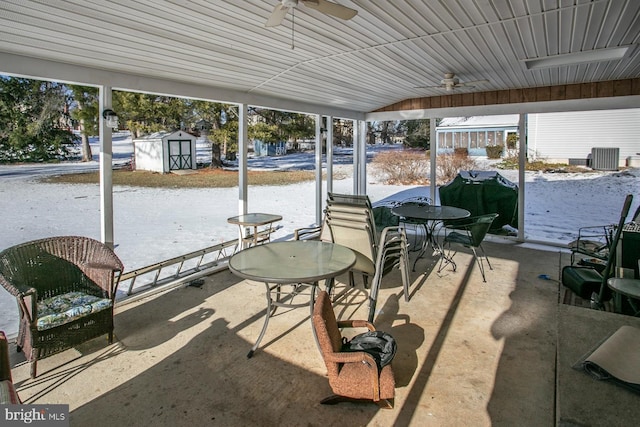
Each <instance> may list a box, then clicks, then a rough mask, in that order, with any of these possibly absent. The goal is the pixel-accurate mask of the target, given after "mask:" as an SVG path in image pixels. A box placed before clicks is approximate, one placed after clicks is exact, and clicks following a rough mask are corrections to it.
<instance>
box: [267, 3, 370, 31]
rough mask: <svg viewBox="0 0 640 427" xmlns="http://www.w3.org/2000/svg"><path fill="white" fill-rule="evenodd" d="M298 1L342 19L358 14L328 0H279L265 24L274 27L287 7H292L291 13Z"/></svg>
mask: <svg viewBox="0 0 640 427" xmlns="http://www.w3.org/2000/svg"><path fill="white" fill-rule="evenodd" d="M300 3H302V4H303V5H305V6H306V7H309V8H311V9H315V10H317V11H318V12H321V13H324V14H326V15H331V16H333V17H336V18H340V19H344V20H349V19H351V18H353V17H354V16H356V15H357V14H358V11H357V10H354V9H351V8H348V7H346V6H342V5H340V4H337V3H333V2H331V1H328V0H279V3H278V4H277V5H276V7H275V8H274V9H273V12H272V13H271V16H269V19H268V20H267V24H266V26H267V27H275V26H276V25H280V24H281V23H282V21H283V20H284V17H285V16H286V15H287V12H288V11H289V9H292V13H293V11H294V10H295V9H296V8H297V7H298V5H299V4H300Z"/></svg>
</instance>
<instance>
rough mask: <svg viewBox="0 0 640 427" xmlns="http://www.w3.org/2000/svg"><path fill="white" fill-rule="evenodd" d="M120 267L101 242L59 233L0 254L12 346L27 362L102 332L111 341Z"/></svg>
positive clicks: (34, 368)
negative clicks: (11, 304) (12, 322)
mask: <svg viewBox="0 0 640 427" xmlns="http://www.w3.org/2000/svg"><path fill="white" fill-rule="evenodd" d="M122 270H123V265H122V262H121V261H120V259H118V257H117V256H116V255H115V253H114V252H113V251H112V250H111V249H110V248H109V247H107V246H106V245H104V244H103V243H100V242H98V241H97V240H93V239H90V238H87V237H76V236H61V237H51V238H47V239H41V240H35V241H31V242H27V243H22V244H19V245H16V246H13V247H11V248H8V249H5V250H4V251H2V252H0V284H2V286H3V287H4V288H5V289H6V290H7V291H9V293H10V294H11V295H13V296H15V297H16V300H17V302H18V309H19V314H20V325H19V331H18V339H17V348H18V351H24V352H25V355H26V357H27V360H28V361H29V362H31V377H32V378H35V377H36V371H37V361H38V360H39V359H42V358H44V357H47V356H49V355H52V354H54V353H57V352H60V351H63V350H66V349H68V348H71V347H73V346H75V345H77V344H80V343H83V342H85V341H88V340H90V339H92V338H95V337H98V336H100V335H103V334H108V340H109V343H112V342H113V305H114V300H115V295H116V287H117V282H116V281H115V279H114V277H115V273H116V272H122Z"/></svg>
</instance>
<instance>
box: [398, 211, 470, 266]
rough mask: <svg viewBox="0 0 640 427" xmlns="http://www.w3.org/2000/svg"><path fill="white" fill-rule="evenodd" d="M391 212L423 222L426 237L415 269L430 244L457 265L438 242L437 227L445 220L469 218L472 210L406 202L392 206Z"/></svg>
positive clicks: (435, 251)
mask: <svg viewBox="0 0 640 427" xmlns="http://www.w3.org/2000/svg"><path fill="white" fill-rule="evenodd" d="M391 213H393V214H394V215H397V216H400V217H404V218H409V219H412V220H413V221H414V222H421V224H422V225H423V227H424V230H425V239H424V240H423V242H422V247H421V249H420V253H419V254H418V257H417V258H416V259H415V261H414V262H413V270H414V271H415V269H416V263H417V262H418V260H419V259H420V258H422V257H423V256H424V254H425V253H426V251H427V248H428V247H429V244H431V247H432V248H433V251H434V253H435V254H437V255H439V256H440V257H443V258H445V259H446V261H447V262H449V263H452V264H454V265H455V263H454V262H453V260H452V259H448V258H447V255H446V254H445V251H444V250H443V248H442V246H440V244H439V243H438V239H437V238H436V235H435V231H436V227H437V226H438V224H441V223H443V222H444V221H449V220H455V219H463V218H467V217H469V216H471V212H469V211H468V210H466V209H462V208H456V207H454V206H433V205H426V206H424V205H422V206H418V205H416V204H406V205H400V206H396V207H395V208H392V209H391Z"/></svg>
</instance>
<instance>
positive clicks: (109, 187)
mask: <svg viewBox="0 0 640 427" xmlns="http://www.w3.org/2000/svg"><path fill="white" fill-rule="evenodd" d="M111 95H112V94H111V87H110V86H100V99H99V102H98V104H99V113H98V115H99V120H100V240H101V241H102V243H104V244H106V245H107V246H109V247H110V248H112V249H113V248H114V239H113V143H112V138H111V132H112V130H111V128H109V127H107V123H106V120H105V119H104V118H103V117H102V112H103V111H104V110H105V109H107V108H108V109H111Z"/></svg>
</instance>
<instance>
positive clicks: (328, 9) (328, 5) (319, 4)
mask: <svg viewBox="0 0 640 427" xmlns="http://www.w3.org/2000/svg"><path fill="white" fill-rule="evenodd" d="M302 3H304V5H305V6H307V7H310V8H311V9H315V10H317V11H318V12H322V13H325V14H327V15H331V16H334V17H336V18H340V19H344V20H348V19H351V18H353V17H354V16H356V15H357V14H358V11H357V10H355V9H351V8H349V7H346V6H342V5H341V4H337V3H333V2H330V1H327V0H302Z"/></svg>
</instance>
